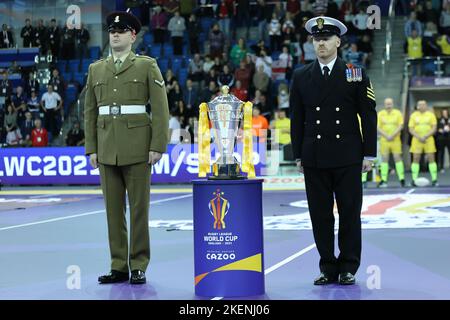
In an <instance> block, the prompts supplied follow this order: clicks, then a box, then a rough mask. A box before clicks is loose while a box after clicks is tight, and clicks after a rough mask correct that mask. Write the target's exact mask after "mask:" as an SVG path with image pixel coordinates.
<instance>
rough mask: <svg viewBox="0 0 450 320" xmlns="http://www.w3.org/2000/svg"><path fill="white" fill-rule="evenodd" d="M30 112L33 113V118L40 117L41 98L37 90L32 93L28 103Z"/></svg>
mask: <svg viewBox="0 0 450 320" xmlns="http://www.w3.org/2000/svg"><path fill="white" fill-rule="evenodd" d="M27 105H28V110H29V111H30V112H31V115H32V116H33V118H39V117H40V115H39V114H40V102H39V97H38V96H37V93H36V90H32V91H31V96H30V98H28V101H27Z"/></svg>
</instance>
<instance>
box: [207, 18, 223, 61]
mask: <svg viewBox="0 0 450 320" xmlns="http://www.w3.org/2000/svg"><path fill="white" fill-rule="evenodd" d="M208 39H209V51H210V55H211V57H212V58H215V57H221V56H222V52H223V49H224V44H225V35H224V34H223V32H222V30H220V28H219V25H218V24H217V23H216V24H214V26H213V28H212V30H211V31H210V32H209V38H208Z"/></svg>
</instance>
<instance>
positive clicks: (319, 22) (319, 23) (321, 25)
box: [316, 18, 325, 30]
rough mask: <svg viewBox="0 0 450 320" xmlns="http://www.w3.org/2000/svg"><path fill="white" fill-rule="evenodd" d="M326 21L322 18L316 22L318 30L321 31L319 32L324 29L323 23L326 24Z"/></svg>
mask: <svg viewBox="0 0 450 320" xmlns="http://www.w3.org/2000/svg"><path fill="white" fill-rule="evenodd" d="M324 22H325V21H324V20H323V19H322V18H318V19H317V20H316V23H317V28H318V29H319V30H322V29H323V23H324Z"/></svg>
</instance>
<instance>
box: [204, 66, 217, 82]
mask: <svg viewBox="0 0 450 320" xmlns="http://www.w3.org/2000/svg"><path fill="white" fill-rule="evenodd" d="M218 77H219V74H218V72H216V69H215V68H211V69H209V72H208V74H207V75H205V83H210V82H211V81H214V83H216V84H217V78H218Z"/></svg>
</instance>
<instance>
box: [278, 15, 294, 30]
mask: <svg viewBox="0 0 450 320" xmlns="http://www.w3.org/2000/svg"><path fill="white" fill-rule="evenodd" d="M288 30H290V31H294V30H295V25H294V20H293V18H292V15H291V13H290V12H286V19H285V20H284V22H283V26H282V27H281V31H282V32H283V33H287V32H290V31H288Z"/></svg>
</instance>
